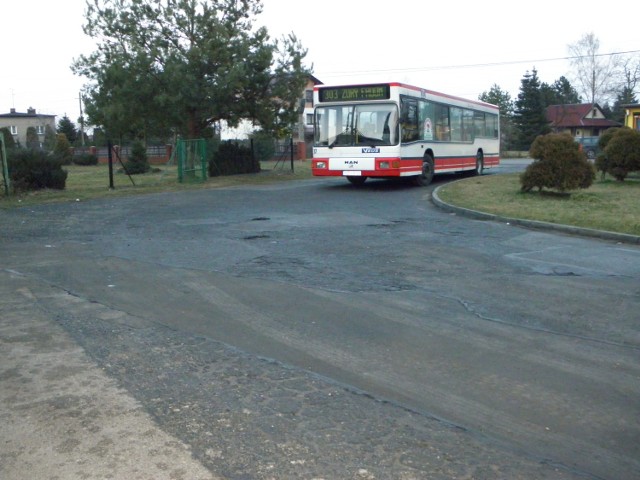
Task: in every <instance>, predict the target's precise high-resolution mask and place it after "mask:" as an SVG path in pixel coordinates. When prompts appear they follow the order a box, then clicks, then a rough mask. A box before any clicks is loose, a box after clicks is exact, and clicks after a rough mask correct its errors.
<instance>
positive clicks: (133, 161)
mask: <svg viewBox="0 0 640 480" xmlns="http://www.w3.org/2000/svg"><path fill="white" fill-rule="evenodd" d="M124 166H125V170H126V171H127V173H128V174H129V175H135V174H138V173H147V172H148V171H149V170H151V165H149V159H148V158H147V149H146V148H145V146H144V145H143V144H142V143H141V142H134V143H133V145H132V146H131V153H130V154H129V158H128V160H127V162H126V163H125V165H124Z"/></svg>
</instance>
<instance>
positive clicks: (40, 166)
mask: <svg viewBox="0 0 640 480" xmlns="http://www.w3.org/2000/svg"><path fill="white" fill-rule="evenodd" d="M8 160H9V177H10V178H11V183H12V185H13V187H14V188H15V189H16V190H40V189H43V188H53V189H56V190H64V188H65V186H66V182H67V171H66V170H63V169H62V159H61V158H60V157H58V156H56V155H51V154H48V153H46V152H44V151H42V150H29V149H16V150H13V151H12V152H11V153H10V154H9V155H8Z"/></svg>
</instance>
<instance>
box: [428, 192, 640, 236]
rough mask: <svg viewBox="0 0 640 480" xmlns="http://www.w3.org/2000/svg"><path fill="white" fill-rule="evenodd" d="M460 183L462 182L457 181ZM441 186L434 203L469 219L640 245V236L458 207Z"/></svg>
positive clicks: (435, 194) (433, 197) (433, 194)
mask: <svg viewBox="0 0 640 480" xmlns="http://www.w3.org/2000/svg"><path fill="white" fill-rule="evenodd" d="M456 181H457V182H460V181H462V180H456ZM443 186H444V185H441V186H439V187H436V188H435V189H434V191H433V193H432V195H431V199H432V201H433V203H434V204H435V205H436V206H437V207H439V208H441V209H443V210H445V211H447V212H451V213H455V214H457V215H463V216H465V217H468V218H474V219H476V220H490V221H495V222H501V223H507V224H509V225H517V226H521V227H527V228H532V229H536V230H547V231H552V232H559V233H566V234H569V235H580V236H583V237H590V238H599V239H601V240H608V241H612V242H619V243H629V244H633V245H640V236H637V235H629V234H626V233H616V232H608V231H604V230H594V229H591V228H581V227H574V226H571V225H562V224H559V223H549V222H540V221H537V220H524V219H521V218H512V217H504V216H502V215H495V214H493V213H486V212H481V211H478V210H472V209H469V208H463V207H458V206H456V205H452V204H450V203H447V202H445V201H443V200H442V199H441V198H440V196H439V195H438V191H439V190H440V189H441V188H442V187H443Z"/></svg>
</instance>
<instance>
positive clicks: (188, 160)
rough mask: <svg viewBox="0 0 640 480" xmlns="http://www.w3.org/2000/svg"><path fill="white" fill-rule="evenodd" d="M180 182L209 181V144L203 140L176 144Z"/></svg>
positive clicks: (183, 141) (180, 141)
mask: <svg viewBox="0 0 640 480" xmlns="http://www.w3.org/2000/svg"><path fill="white" fill-rule="evenodd" d="M175 152H176V160H177V163H178V181H179V182H180V183H182V182H183V181H185V180H203V181H204V180H206V179H207V142H206V141H205V140H204V139H203V138H199V139H195V140H182V139H180V140H178V142H177V143H176V150H175Z"/></svg>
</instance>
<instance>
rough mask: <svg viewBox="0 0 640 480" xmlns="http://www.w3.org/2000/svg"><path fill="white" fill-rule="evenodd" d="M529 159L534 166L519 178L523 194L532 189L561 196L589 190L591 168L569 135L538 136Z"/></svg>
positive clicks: (592, 170) (531, 165)
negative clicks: (548, 191)
mask: <svg viewBox="0 0 640 480" xmlns="http://www.w3.org/2000/svg"><path fill="white" fill-rule="evenodd" d="M529 155H530V156H531V157H532V158H533V159H534V162H533V163H531V164H530V165H529V166H528V167H527V169H526V170H525V171H524V173H523V174H522V175H520V185H521V189H522V191H523V192H529V191H531V190H532V189H533V188H537V189H538V190H539V191H541V190H542V189H543V188H548V189H550V190H555V191H558V192H561V193H562V192H567V191H569V190H575V189H577V188H589V187H590V186H591V184H592V183H593V180H594V178H595V169H594V167H593V165H592V164H591V163H590V162H589V161H588V160H587V157H586V155H585V154H584V152H581V151H580V145H578V144H577V143H576V142H574V140H573V138H572V137H571V135H568V134H557V133H550V134H547V135H540V136H538V137H537V138H536V139H535V141H534V142H533V144H532V145H531V149H530V151H529Z"/></svg>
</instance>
